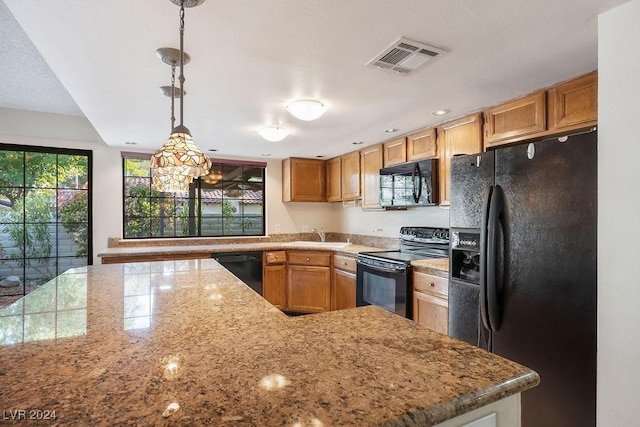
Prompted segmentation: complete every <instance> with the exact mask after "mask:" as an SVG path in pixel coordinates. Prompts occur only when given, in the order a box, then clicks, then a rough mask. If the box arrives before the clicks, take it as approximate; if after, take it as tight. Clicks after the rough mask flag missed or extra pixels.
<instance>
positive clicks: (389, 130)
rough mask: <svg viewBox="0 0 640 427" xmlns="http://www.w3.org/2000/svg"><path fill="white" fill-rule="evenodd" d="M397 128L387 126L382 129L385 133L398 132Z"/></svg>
mask: <svg viewBox="0 0 640 427" xmlns="http://www.w3.org/2000/svg"><path fill="white" fill-rule="evenodd" d="M399 130H400V129H398V128H389V129H385V130H384V131H385V132H386V133H395V132H398V131H399Z"/></svg>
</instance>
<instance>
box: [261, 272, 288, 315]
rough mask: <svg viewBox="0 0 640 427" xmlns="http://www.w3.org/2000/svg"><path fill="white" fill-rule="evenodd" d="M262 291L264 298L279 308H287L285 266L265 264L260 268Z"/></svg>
mask: <svg viewBox="0 0 640 427" xmlns="http://www.w3.org/2000/svg"><path fill="white" fill-rule="evenodd" d="M262 293H263V297H264V299H266V300H267V301H269V302H270V303H271V304H273V305H274V306H276V307H277V308H279V309H280V310H286V308H287V266H286V265H285V264H281V265H265V266H264V268H263V270H262Z"/></svg>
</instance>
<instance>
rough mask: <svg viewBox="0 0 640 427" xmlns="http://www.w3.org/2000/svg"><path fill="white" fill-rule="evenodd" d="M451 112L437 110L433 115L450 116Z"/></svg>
mask: <svg viewBox="0 0 640 427" xmlns="http://www.w3.org/2000/svg"><path fill="white" fill-rule="evenodd" d="M450 112H451V110H448V109H446V108H445V109H442V110H436V111H434V112H432V113H431V114H433V115H434V116H445V115H447V114H449V113H450Z"/></svg>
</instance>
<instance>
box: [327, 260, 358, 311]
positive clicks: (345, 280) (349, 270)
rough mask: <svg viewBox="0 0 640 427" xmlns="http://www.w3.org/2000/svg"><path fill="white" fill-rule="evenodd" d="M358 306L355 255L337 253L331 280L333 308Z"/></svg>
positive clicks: (340, 308)
mask: <svg viewBox="0 0 640 427" xmlns="http://www.w3.org/2000/svg"><path fill="white" fill-rule="evenodd" d="M355 306H356V260H355V258H354V257H348V256H345V255H335V256H334V257H333V277H332V281H331V310H342V309H345V308H354V307H355Z"/></svg>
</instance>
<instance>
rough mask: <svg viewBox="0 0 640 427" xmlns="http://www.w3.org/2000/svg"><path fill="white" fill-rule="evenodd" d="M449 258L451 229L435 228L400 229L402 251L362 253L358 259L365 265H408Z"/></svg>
mask: <svg viewBox="0 0 640 427" xmlns="http://www.w3.org/2000/svg"><path fill="white" fill-rule="evenodd" d="M448 257H449V229H448V228H433V227H402V228H400V249H398V250H393V251H374V252H362V253H360V254H358V257H357V259H358V260H359V261H361V262H363V263H365V264H371V263H372V262H375V263H385V262H388V263H390V264H393V265H398V264H403V265H408V264H409V263H410V262H411V261H415V260H420V259H428V258H448Z"/></svg>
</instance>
